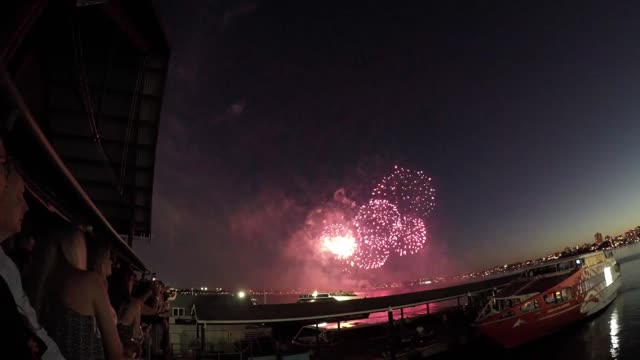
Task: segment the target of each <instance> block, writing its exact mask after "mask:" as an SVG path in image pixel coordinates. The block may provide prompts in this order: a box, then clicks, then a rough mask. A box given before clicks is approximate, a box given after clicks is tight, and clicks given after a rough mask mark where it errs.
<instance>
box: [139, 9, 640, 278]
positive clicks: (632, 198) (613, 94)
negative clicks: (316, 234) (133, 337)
mask: <svg viewBox="0 0 640 360" xmlns="http://www.w3.org/2000/svg"><path fill="white" fill-rule="evenodd" d="M188 3H189V2H187V1H180V2H175V1H170V0H163V1H160V2H159V4H158V5H159V9H158V11H159V13H160V16H161V18H162V20H163V22H164V23H165V27H166V31H167V36H168V38H169V42H170V44H171V47H172V58H171V65H170V69H169V74H168V83H167V88H166V94H165V100H164V108H163V115H162V116H163V118H162V120H161V121H162V124H161V129H160V134H159V139H158V153H157V159H156V177H155V189H154V191H155V194H154V203H153V235H152V236H153V237H152V240H151V244H150V245H149V244H144V243H142V242H140V243H137V244H136V249H137V250H138V251H139V252H140V254H141V256H142V257H143V259H144V260H145V261H146V262H147V263H148V264H149V265H150V266H151V267H152V268H153V269H154V270H155V271H157V272H158V273H159V274H160V276H161V277H162V278H164V279H166V280H167V281H168V282H169V283H171V284H172V285H175V286H201V285H207V286H210V287H213V286H226V287H231V288H235V287H238V286H252V287H276V288H288V287H294V286H299V285H305V286H329V284H331V285H335V284H336V283H341V282H344V283H347V282H348V281H350V280H351V277H352V276H350V275H348V274H342V273H340V272H336V271H333V270H327V269H321V268H320V267H321V266H320V265H319V264H318V263H316V262H315V260H313V259H312V256H313V255H312V254H310V253H309V251H308V250H309V249H308V245H306V244H303V243H302V241H301V240H300V236H301V235H300V232H301V231H303V230H302V229H303V228H304V223H305V219H307V218H308V216H309V213H310V212H312V211H313V210H314V209H316V208H318V207H321V206H323V204H326V203H327V202H330V201H331V199H332V196H333V193H334V192H335V191H336V190H337V189H339V188H344V189H345V190H346V192H347V194H348V195H349V196H350V197H351V198H353V199H354V200H356V201H358V202H362V201H364V200H366V196H367V194H368V192H369V191H370V190H371V187H372V186H373V185H374V184H375V183H376V182H377V181H379V180H380V178H381V177H382V176H384V175H386V174H387V173H388V172H389V171H390V170H391V168H392V166H393V165H395V164H398V165H402V166H407V167H411V168H414V169H420V170H424V171H425V172H426V173H427V174H429V175H430V176H432V177H433V179H434V184H435V186H436V187H437V189H438V204H437V207H436V210H435V212H434V214H433V215H432V217H431V219H430V221H429V223H428V224H427V226H428V231H429V236H430V239H429V243H428V246H427V247H426V249H424V250H423V251H421V252H420V253H418V254H417V255H413V256H410V257H403V258H396V259H393V260H392V261H390V262H389V263H388V264H387V265H386V266H385V267H383V268H382V269H381V270H378V271H373V272H371V273H369V274H360V275H359V279H360V282H362V281H363V280H371V279H376V280H404V279H410V278H415V277H417V276H423V275H433V274H439V273H444V274H446V273H453V272H461V271H468V270H478V269H481V268H484V267H487V266H493V265H497V264H502V263H505V262H511V261H517V260H523V259H527V258H533V257H538V256H541V255H544V254H546V253H548V252H551V251H555V250H559V249H563V248H564V247H565V246H567V245H573V244H576V243H578V242H586V241H590V242H591V241H593V234H594V233H595V232H597V231H599V232H602V233H604V234H612V235H614V234H619V233H621V232H623V231H624V230H625V229H627V228H629V227H631V226H633V227H635V226H636V225H638V224H640V191H639V190H638V187H639V186H640V163H639V161H638V158H639V156H640V147H639V139H640V118H639V116H640V101H639V99H640V97H639V95H640V93H639V92H640V87H639V86H640V85H638V84H640V37H639V36H638V34H640V21H637V19H639V18H640V8H639V7H638V6H637V4H635V5H636V6H635V7H628V6H625V5H623V4H621V3H620V2H600V5H599V6H595V5H594V6H591V5H589V3H590V2H588V1H585V2H580V4H581V5H580V6H576V3H575V2H567V3H566V5H562V2H560V1H552V2H548V5H543V4H541V3H540V2H528V3H527V4H529V5H534V4H535V5H536V6H535V7H526V6H524V5H523V3H521V2H514V1H507V2H504V3H497V2H491V4H489V2H444V1H443V2H428V3H429V4H428V5H427V4H424V3H427V2H414V3H413V2H412V3H408V2H407V3H404V2H397V1H386V2H376V5H372V4H365V3H360V2H358V3H356V2H351V5H345V4H343V3H346V2H336V3H331V2H327V1H319V2H307V1H292V2H277V1H264V2H255V1H254V2H251V1H247V2H242V1H228V2H223V1H209V2H205V1H191V2H190V4H188ZM516 3H517V4H516ZM629 3H630V4H633V3H632V2H629ZM363 4H364V5H363Z"/></svg>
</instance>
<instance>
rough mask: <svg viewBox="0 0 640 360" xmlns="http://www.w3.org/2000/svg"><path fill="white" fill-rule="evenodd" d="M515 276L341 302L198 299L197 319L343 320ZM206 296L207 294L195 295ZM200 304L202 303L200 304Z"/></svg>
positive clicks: (472, 289)
mask: <svg viewBox="0 0 640 360" xmlns="http://www.w3.org/2000/svg"><path fill="white" fill-rule="evenodd" d="M513 278H514V275H510V276H505V277H501V278H497V279H490V280H484V281H479V282H474V283H468V284H462V285H456V286H451V287H447V288H440V289H433V290H426V291H419V292H413V293H406V294H397V295H389V296H382V297H374V298H364V299H355V300H349V301H341V302H318V303H294V304H272V305H254V306H208V305H207V304H205V303H201V304H198V300H199V299H195V300H196V301H194V303H193V304H194V305H195V306H196V309H197V314H198V322H200V323H207V324H256V323H276V322H289V321H311V320H315V321H318V320H327V319H340V318H343V317H349V316H353V315H361V314H367V313H375V312H382V311H387V310H388V309H389V308H391V309H400V308H405V307H411V306H417V305H424V304H428V303H433V302H440V301H446V300H451V299H456V298H459V297H461V296H466V295H470V294H471V295H474V294H478V293H481V292H484V291H488V290H491V289H494V288H498V287H501V286H504V285H506V284H507V283H508V282H509V281H511V280H512V279H513ZM196 298H204V297H196ZM199 305H200V306H199Z"/></svg>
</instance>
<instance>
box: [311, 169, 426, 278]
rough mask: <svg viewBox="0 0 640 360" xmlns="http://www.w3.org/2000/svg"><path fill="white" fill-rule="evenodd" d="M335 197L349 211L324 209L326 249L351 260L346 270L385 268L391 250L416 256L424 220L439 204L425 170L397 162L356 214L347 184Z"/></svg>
mask: <svg viewBox="0 0 640 360" xmlns="http://www.w3.org/2000/svg"><path fill="white" fill-rule="evenodd" d="M333 200H334V202H336V203H338V204H340V206H341V208H343V210H344V211H340V214H341V216H340V217H335V216H334V217H328V215H326V214H323V217H324V219H323V220H322V224H323V230H322V233H321V235H320V238H319V239H320V243H319V244H320V248H321V251H323V252H327V253H330V254H331V255H332V256H333V257H334V259H335V260H338V261H340V262H342V263H343V264H346V270H347V271H348V269H349V268H360V269H363V270H369V269H377V268H380V267H382V266H383V265H384V264H385V262H386V261H387V259H388V258H389V256H390V254H391V253H394V254H398V255H400V256H405V255H412V254H415V253H417V252H418V251H420V250H421V249H422V248H423V247H424V244H425V243H426V241H427V227H426V225H425V222H426V220H427V218H428V216H429V215H430V213H431V211H432V210H433V208H434V207H435V189H434V188H433V186H432V185H431V178H430V177H427V176H425V175H424V173H423V172H422V171H414V170H410V169H405V168H401V167H398V166H395V167H394V169H393V172H392V173H391V174H390V175H388V176H386V177H385V178H383V179H382V181H381V182H380V183H378V184H377V185H376V186H375V188H374V189H373V191H372V193H371V199H370V200H369V201H368V203H366V204H364V205H362V206H360V207H359V208H357V212H356V213H355V214H353V213H351V214H350V215H349V213H350V211H347V210H345V209H348V208H353V210H354V211H356V208H355V206H356V205H355V202H354V201H352V200H350V199H348V198H347V197H346V195H345V191H344V189H339V190H338V191H336V192H335V194H334V199H333ZM345 211H346V212H345ZM345 224H349V225H345ZM352 229H355V231H352ZM316 239H317V238H316Z"/></svg>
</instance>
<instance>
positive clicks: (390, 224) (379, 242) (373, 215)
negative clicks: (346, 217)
mask: <svg viewBox="0 0 640 360" xmlns="http://www.w3.org/2000/svg"><path fill="white" fill-rule="evenodd" d="M353 223H354V225H355V227H356V230H357V234H358V238H357V248H356V251H355V253H354V255H353V258H352V259H351V265H352V266H357V267H359V268H361V269H365V270H367V269H376V268H379V267H381V266H382V265H384V263H385V262H386V261H387V258H388V257H389V250H390V248H392V247H393V246H394V245H395V243H396V241H397V239H398V235H400V230H401V229H402V223H401V221H400V213H399V212H398V209H397V208H396V207H395V206H394V205H393V204H391V203H389V202H388V201H386V200H380V199H372V200H370V201H369V203H367V204H365V205H363V206H361V207H360V209H359V211H358V214H357V215H356V217H355V219H354V220H353Z"/></svg>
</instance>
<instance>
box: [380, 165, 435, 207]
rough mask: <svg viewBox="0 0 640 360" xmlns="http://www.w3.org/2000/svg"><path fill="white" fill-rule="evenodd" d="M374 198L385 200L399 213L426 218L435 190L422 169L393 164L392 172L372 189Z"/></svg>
mask: <svg viewBox="0 0 640 360" xmlns="http://www.w3.org/2000/svg"><path fill="white" fill-rule="evenodd" d="M371 196H372V197H373V198H374V199H383V200H387V201H388V202H390V203H391V204H393V205H395V206H396V207H397V208H398V211H400V213H402V214H403V215H404V214H407V215H412V216H416V217H418V218H422V219H426V218H428V217H429V214H430V213H431V211H432V210H433V208H434V207H435V206H436V201H435V199H436V197H435V196H436V190H435V188H434V187H433V186H432V185H431V178H430V177H428V176H426V175H425V174H424V172H422V171H415V170H410V169H405V168H402V167H398V166H395V167H394V169H393V172H392V173H391V174H390V175H389V176H386V177H384V178H383V179H382V181H381V182H380V183H379V184H378V185H377V186H376V187H375V188H374V189H373V191H372V192H371Z"/></svg>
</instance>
